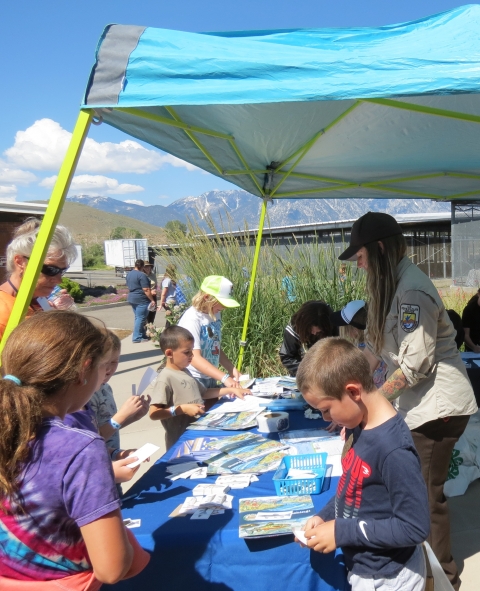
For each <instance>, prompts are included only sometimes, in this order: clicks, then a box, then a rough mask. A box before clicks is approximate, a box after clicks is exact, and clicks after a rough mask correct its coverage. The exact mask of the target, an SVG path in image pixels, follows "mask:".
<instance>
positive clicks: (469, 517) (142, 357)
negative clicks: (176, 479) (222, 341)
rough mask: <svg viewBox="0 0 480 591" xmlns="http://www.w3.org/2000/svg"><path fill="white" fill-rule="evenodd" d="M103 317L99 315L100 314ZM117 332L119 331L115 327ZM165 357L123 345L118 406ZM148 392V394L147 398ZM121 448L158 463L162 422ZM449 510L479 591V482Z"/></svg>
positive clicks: (459, 553)
mask: <svg viewBox="0 0 480 591" xmlns="http://www.w3.org/2000/svg"><path fill="white" fill-rule="evenodd" d="M99 315H100V311H99ZM162 323H164V319H163V315H158V317H157V319H156V324H157V326H161V325H162ZM112 328H117V327H112ZM161 359H162V355H161V353H160V351H159V349H158V348H155V347H154V346H153V345H152V344H151V343H138V344H135V343H132V340H131V336H129V337H127V338H125V339H124V340H123V341H122V355H121V357H120V364H119V366H118V370H117V373H116V374H115V375H114V376H113V377H112V378H111V380H110V382H109V383H110V384H111V386H112V388H113V392H114V395H115V400H116V402H117V406H118V407H120V406H121V405H122V404H123V403H124V401H125V400H126V399H127V398H128V397H129V396H131V392H132V384H137V385H138V383H139V382H140V379H141V377H142V375H143V373H144V371H145V369H146V368H147V367H152V368H153V369H157V367H158V365H159V364H160V361H161ZM150 389H151V387H150V388H149V389H147V391H146V393H147V394H148V392H149V390H150ZM120 438H121V445H122V448H124V449H128V448H138V447H140V446H141V445H143V444H144V443H154V444H155V445H158V446H159V447H160V450H159V451H158V452H157V453H156V454H155V455H154V456H153V457H152V461H153V462H155V461H156V460H157V459H158V458H159V457H160V456H161V455H163V453H165V438H164V430H163V428H162V425H161V423H160V421H152V420H150V418H149V417H148V415H147V416H146V417H144V418H143V419H141V420H140V421H137V422H136V423H133V425H129V426H128V427H125V429H122V430H121V432H120ZM150 466H151V464H145V463H144V464H142V465H141V466H140V469H139V470H138V472H137V473H136V475H135V478H134V479H133V480H132V481H130V482H129V483H127V484H124V485H123V490H124V492H126V491H127V490H128V489H129V488H130V487H131V486H132V484H133V483H134V482H136V481H137V480H138V479H139V478H140V477H141V476H142V475H143V474H144V473H145V472H146V471H147V470H148V468H149V467H150ZM448 505H449V508H450V521H451V530H452V531H451V538H452V551H453V555H454V558H455V560H456V562H457V565H458V567H459V569H460V573H461V575H460V576H461V579H462V585H461V591H478V590H479V589H480V583H479V580H478V579H479V575H478V573H479V572H480V480H477V481H475V482H474V483H472V484H471V485H470V487H469V489H468V490H467V492H466V494H465V495H463V496H461V497H454V498H452V499H450V500H449V502H448Z"/></svg>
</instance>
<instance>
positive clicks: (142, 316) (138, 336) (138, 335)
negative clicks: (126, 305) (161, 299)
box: [130, 302, 150, 343]
mask: <svg viewBox="0 0 480 591" xmlns="http://www.w3.org/2000/svg"><path fill="white" fill-rule="evenodd" d="M149 303H150V302H148V303H147V304H130V306H132V309H133V313H134V314H135V322H134V324H133V335H132V341H133V342H134V343H138V342H139V341H141V340H142V339H146V338H147V334H146V332H145V323H146V322H147V316H148V304H149Z"/></svg>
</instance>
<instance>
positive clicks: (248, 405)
mask: <svg viewBox="0 0 480 591" xmlns="http://www.w3.org/2000/svg"><path fill="white" fill-rule="evenodd" d="M261 402H262V400H260V399H259V398H255V396H245V398H244V399H243V400H241V399H240V398H235V400H232V402H224V403H223V404H220V405H219V406H216V407H215V408H212V409H211V410H209V411H208V412H209V413H210V414H225V413H226V412H248V411H255V410H260V403H261Z"/></svg>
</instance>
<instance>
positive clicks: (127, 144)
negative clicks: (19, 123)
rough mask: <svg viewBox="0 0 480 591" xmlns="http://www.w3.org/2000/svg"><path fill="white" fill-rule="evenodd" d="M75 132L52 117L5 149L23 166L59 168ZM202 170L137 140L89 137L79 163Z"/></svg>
mask: <svg viewBox="0 0 480 591" xmlns="http://www.w3.org/2000/svg"><path fill="white" fill-rule="evenodd" d="M71 136H72V134H71V133H70V132H69V131H67V130H65V129H63V128H62V127H61V126H60V124H59V123H57V122H56V121H53V120H52V119H39V120H38V121H35V123H34V124H33V125H31V126H30V127H28V128H27V129H26V130H25V131H18V132H17V133H16V134H15V143H14V145H13V146H12V147H11V148H8V150H5V152H4V154H5V156H6V157H7V158H8V161H9V162H10V163H12V164H14V165H16V166H19V167H20V168H28V169H33V170H58V169H59V168H60V165H61V164H62V161H63V158H64V156H65V153H66V151H67V148H68V144H69V142H70V138H71ZM165 164H169V165H171V166H174V167H177V168H178V167H183V168H186V169H187V170H189V171H193V170H198V169H197V167H196V166H193V165H192V164H189V163H188V162H185V161H183V160H180V159H179V158H176V157H175V156H172V155H171V154H163V153H160V152H159V151H156V150H148V149H147V148H144V147H143V146H141V145H140V144H139V143H138V142H135V141H133V140H125V141H123V142H120V143H118V144H115V143H113V142H97V141H95V140H93V139H91V138H88V137H87V139H86V140H85V145H84V147H83V150H82V155H81V157H80V161H79V163H78V166H77V170H78V171H82V172H94V173H95V172H96V173H99V172H129V173H137V174H145V173H149V172H153V171H155V170H158V169H159V168H161V167H162V166H163V165H165Z"/></svg>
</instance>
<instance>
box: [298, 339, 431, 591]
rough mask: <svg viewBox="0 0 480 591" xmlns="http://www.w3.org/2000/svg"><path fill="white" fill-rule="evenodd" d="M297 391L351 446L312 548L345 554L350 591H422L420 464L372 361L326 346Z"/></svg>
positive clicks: (312, 532)
mask: <svg viewBox="0 0 480 591" xmlns="http://www.w3.org/2000/svg"><path fill="white" fill-rule="evenodd" d="M297 385H298V388H299V389H300V391H301V392H302V394H303V396H304V398H305V400H306V401H307V402H308V403H309V404H311V405H313V406H314V407H315V408H317V409H318V410H320V411H321V413H322V415H323V418H324V420H326V421H335V422H337V423H338V424H339V425H342V426H343V427H344V428H346V430H347V434H346V435H347V438H348V439H349V440H351V441H352V444H351V447H350V448H349V449H348V451H347V452H346V455H345V456H344V458H343V459H342V471H343V474H342V477H341V479H340V481H339V484H338V487H337V492H336V495H335V496H333V497H332V498H331V499H330V501H329V502H328V503H327V504H326V505H325V507H323V509H322V510H321V511H320V513H319V514H318V515H317V516H315V517H312V518H310V519H309V520H308V521H307V523H306V524H305V534H304V535H305V538H306V540H307V546H308V548H310V549H312V550H314V551H316V552H321V553H322V554H325V553H329V552H333V551H334V550H335V548H337V547H341V548H342V551H343V555H344V557H345V565H346V567H347V570H348V582H349V583H350V585H351V586H352V591H367V590H371V591H373V590H374V589H377V590H378V591H387V590H389V589H391V590H395V591H400V590H402V591H424V590H425V579H426V565H425V557H424V554H423V549H422V546H421V544H422V542H424V541H425V539H426V538H427V536H428V533H429V530H430V515H429V510H428V509H429V507H428V496H427V490H426V486H425V482H424V480H423V478H422V470H421V466H420V459H419V457H418V454H417V451H416V449H415V446H414V444H413V440H412V435H411V433H410V431H409V429H408V427H407V425H406V424H405V421H404V420H403V419H402V417H401V416H400V415H399V414H398V413H397V411H396V410H395V409H394V407H393V406H392V405H391V404H390V403H389V402H388V400H387V399H386V398H385V397H384V396H383V394H382V392H381V390H377V388H376V387H375V385H374V383H373V380H372V375H371V372H370V366H369V364H368V360H367V359H366V357H365V356H364V355H363V354H362V353H361V352H360V351H359V350H358V348H357V347H355V346H354V345H353V343H349V342H348V341H346V340H344V339H341V338H333V339H325V340H323V341H321V342H319V343H317V344H316V345H315V346H314V347H312V348H311V349H310V350H309V351H308V353H307V354H306V355H305V358H304V360H303V361H302V363H301V364H300V367H299V369H298V373H297Z"/></svg>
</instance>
